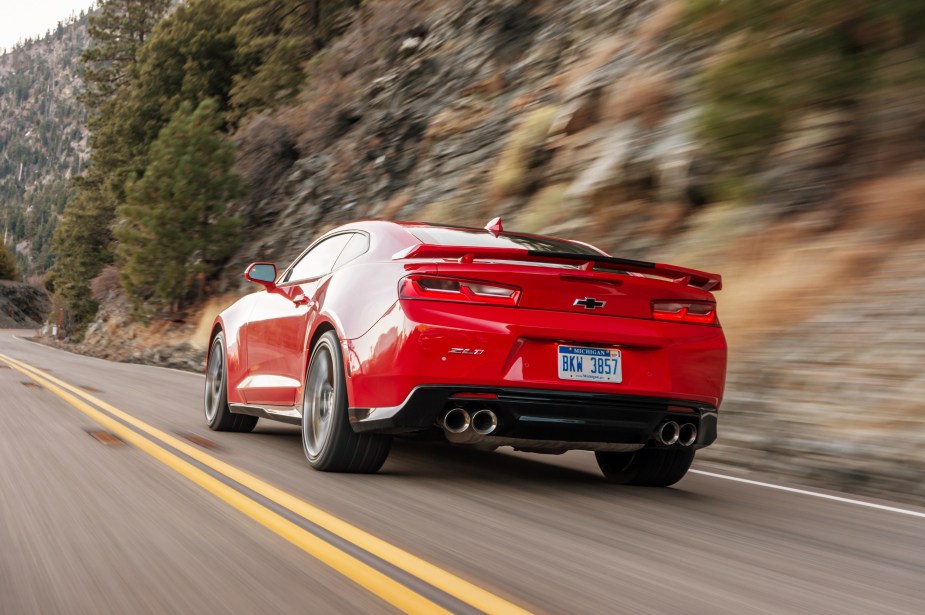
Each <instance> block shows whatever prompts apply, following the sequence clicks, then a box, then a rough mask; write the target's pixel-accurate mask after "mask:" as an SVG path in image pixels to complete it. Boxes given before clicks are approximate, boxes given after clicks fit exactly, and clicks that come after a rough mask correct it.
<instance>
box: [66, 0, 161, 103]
mask: <svg viewBox="0 0 925 615" xmlns="http://www.w3.org/2000/svg"><path fill="white" fill-rule="evenodd" d="M170 4H171V0H103V2H101V3H100V6H99V11H98V13H97V14H96V15H93V16H91V17H90V23H89V26H88V31H89V33H90V37H91V38H92V39H93V42H94V45H93V46H92V47H90V48H89V49H87V50H86V51H85V52H84V53H83V55H82V56H81V62H83V65H84V81H85V83H86V84H87V90H86V93H85V96H84V102H85V103H86V104H87V106H88V107H90V108H91V109H93V110H95V111H99V110H100V109H102V108H103V107H104V106H105V104H106V103H107V102H109V101H111V100H112V99H113V98H114V97H115V96H116V94H117V93H118V92H119V90H120V89H121V88H122V87H124V86H125V85H126V84H127V83H128V79H129V71H130V69H131V67H132V65H133V64H134V63H135V56H136V54H137V53H138V49H139V48H140V47H141V46H142V45H143V44H144V43H145V41H147V40H148V37H149V36H150V35H151V32H152V30H154V26H155V25H156V24H157V22H158V21H160V19H161V17H163V16H164V14H165V13H166V12H167V9H168V8H170Z"/></svg>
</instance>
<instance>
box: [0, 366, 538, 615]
mask: <svg viewBox="0 0 925 615" xmlns="http://www.w3.org/2000/svg"><path fill="white" fill-rule="evenodd" d="M0 361H2V362H4V363H6V364H7V365H9V366H10V367H11V368H13V369H15V370H17V371H19V372H20V373H22V374H23V375H25V376H27V377H29V378H31V379H32V380H34V381H35V382H37V383H38V384H40V385H42V386H43V387H45V388H46V389H48V390H49V391H51V392H52V393H54V394H55V395H57V396H58V397H60V398H61V399H63V400H64V401H66V402H67V403H69V404H70V405H72V406H73V407H74V408H76V409H77V410H80V411H81V412H83V413H84V414H85V415H87V417H89V418H90V419H91V420H93V421H95V422H96V423H98V424H99V425H101V426H102V427H104V428H106V429H108V430H109V431H110V432H112V433H113V434H115V435H117V436H119V437H120V438H122V439H123V440H124V441H126V442H128V443H129V444H132V445H134V446H135V447H137V448H138V449H139V450H141V451H144V452H145V453H147V454H148V455H150V456H151V457H153V458H155V459H157V460H158V461H160V462H161V463H163V464H164V465H165V466H167V467H168V468H170V469H171V470H174V471H175V472H177V473H178V474H180V475H181V476H183V477H185V478H187V479H188V480H190V481H191V482H193V483H195V484H196V485H198V486H199V487H201V488H202V489H204V490H206V491H208V492H209V493H211V494H212V495H214V496H215V497H217V498H219V499H220V500H222V501H223V502H225V503H226V504H228V505H229V506H231V507H233V508H235V509H237V510H238V511H240V512H242V513H244V514H245V515H247V516H248V517H250V518H251V519H253V520H254V521H256V522H258V523H260V524H261V525H263V526H264V527H266V528H267V529H269V530H270V531H272V532H274V533H276V534H278V535H279V536H281V537H283V538H285V539H286V540H288V541H289V542H290V543H292V544H294V545H296V546H297V547H299V548H300V549H302V550H303V551H305V552H306V553H308V554H309V555H311V556H313V557H315V558H316V559H318V560H320V561H321V562H323V563H324V564H326V565H328V566H330V567H331V568H333V569H334V570H336V571H337V572H339V573H341V574H342V575H344V576H345V577H347V578H349V579H350V580H352V581H353V582H355V583H357V584H358V585H360V586H362V587H364V588H366V589H367V590H369V591H370V592H372V593H374V594H376V595H377V596H379V597H380V598H382V599H383V600H385V601H386V602H388V603H389V604H391V605H393V606H394V607H396V608H397V609H399V610H401V611H404V612H406V613H448V612H449V611H448V610H447V609H446V608H444V607H442V606H440V605H438V604H437V603H435V602H434V601H432V600H430V599H428V598H426V597H424V596H422V595H421V594H419V593H417V592H416V591H414V590H412V589H411V588H409V587H407V586H405V585H403V584H401V583H399V582H398V581H396V580H395V579H393V578H392V577H390V576H388V575H387V574H385V573H383V572H380V571H378V570H376V569H375V568H373V567H372V566H370V565H368V564H366V563H364V562H363V561H361V560H360V559H358V558H357V557H354V556H353V555H350V554H348V553H346V552H344V551H342V550H340V549H339V548H337V547H336V546H334V545H332V544H330V543H328V542H326V541H325V540H323V539H321V538H319V537H317V536H315V535H314V534H312V533H311V532H309V531H308V530H306V529H304V528H302V527H300V526H299V525H297V524H296V523H293V522H292V521H290V520H288V519H286V518H285V517H283V516H281V515H279V514H278V513H276V512H273V511H272V510H270V509H268V508H266V507H265V506H263V505H261V504H260V503H259V502H257V501H255V500H253V499H251V498H249V497H247V496H246V495H244V494H243V493H241V492H239V491H237V490H236V489H234V488H233V487H231V486H229V485H227V484H225V483H224V482H222V481H221V480H219V479H217V478H216V477H214V476H212V475H211V474H209V473H207V472H205V471H203V470H202V469H200V468H198V467H196V466H195V465H193V464H191V463H189V462H188V461H186V460H184V459H182V458H181V457H179V456H177V455H175V454H174V453H172V452H171V451H169V450H167V449H166V448H163V447H162V446H161V445H159V444H157V443H156V442H154V441H153V440H151V439H149V438H146V437H145V436H143V435H142V433H144V434H147V435H148V436H151V437H152V438H154V439H155V440H159V441H160V442H161V443H163V444H166V445H167V446H169V447H171V448H173V449H174V450H176V451H179V452H180V453H183V454H184V455H186V456H187V457H189V458H190V459H193V460H195V461H197V462H199V463H200V464H202V465H203V466H205V467H208V468H210V469H212V470H213V471H215V472H217V473H219V474H221V475H223V476H225V477H226V478H228V479H230V480H232V481H234V482H236V483H238V484H239V485H241V486H243V487H246V488H247V489H250V490H251V491H253V492H254V493H257V494H258V495H261V496H263V497H264V498H266V499H267V500H269V501H271V502H274V503H276V504H278V505H280V506H282V507H283V508H285V509H288V510H289V511H291V512H293V513H295V514H296V515H298V516H300V517H302V518H303V519H305V520H306V521H308V522H310V523H312V524H314V525H315V526H318V527H320V528H323V529H325V530H327V531H328V532H330V533H332V534H334V535H335V536H338V537H340V538H341V539H343V540H346V541H348V542H350V543H352V544H354V545H355V546H357V547H359V548H360V549H362V550H364V551H366V552H367V553H369V554H371V555H373V556H375V557H377V558H379V559H380V560H383V561H385V562H387V563H388V564H391V565H392V566H394V567H395V568H398V569H399V570H402V571H404V572H406V573H408V574H411V575H412V576H414V577H417V578H418V579H420V580H421V581H424V582H425V583H427V584H429V585H431V586H433V587H434V588H436V589H439V590H441V591H442V592H444V593H446V594H448V595H449V596H452V597H454V598H456V599H458V600H459V601H461V602H463V603H465V604H468V605H469V606H471V607H474V608H475V609H478V610H480V611H482V612H484V613H489V614H492V615H493V614H526V613H529V611H526V610H524V609H523V608H521V607H519V606H517V605H515V604H513V603H511V602H509V601H507V600H505V599H503V598H501V597H499V596H496V595H494V594H492V593H490V592H488V591H486V590H484V589H482V588H481V587H479V586H477V585H474V584H472V583H470V582H469V581H466V580H464V579H462V578H460V577H457V576H456V575H454V574H452V573H450V572H447V571H446V570H443V569H442V568H439V567H438V566H435V565H434V564H431V563H430V562H427V561H425V560H423V559H421V558H419V557H417V556H415V555H412V554H411V553H408V552H407V551H404V550H402V549H399V548H398V547H396V546H394V545H392V544H390V543H388V542H386V541H384V540H382V539H381V538H377V537H376V536H373V535H372V534H369V533H368V532H365V531H363V530H361V529H359V528H358V527H355V526H353V525H350V524H349V523H347V522H346V521H343V520H342V519H339V518H338V517H335V516H334V515H331V514H329V513H326V512H324V511H323V510H321V509H319V508H316V507H315V506H312V505H311V504H309V503H308V502H305V501H304V500H300V499H299V498H297V497H295V496H293V495H291V494H289V493H287V492H285V491H283V490H281V489H278V488H276V487H274V486H272V485H270V484H269V483H266V482H264V481H262V480H260V479H259V478H257V477H255V476H253V475H251V474H248V473H247V472H244V471H243V470H241V469H239V468H236V467H235V466H232V465H229V464H227V463H225V462H223V461H221V460H220V459H218V458H216V457H213V456H212V455H209V454H207V453H204V452H203V451H201V450H199V449H197V448H194V447H192V446H190V445H189V444H187V443H185V442H183V441H181V440H178V439H177V438H175V437H173V436H171V435H169V434H167V433H164V432H163V431H161V430H159V429H157V428H156V427H153V426H151V425H149V424H147V423H145V422H144V421H141V420H139V419H137V418H135V417H134V416H132V415H130V414H127V413H126V412H123V411H122V410H119V409H118V408H116V407H114V406H112V405H110V404H108V403H106V402H105V401H103V400H101V399H99V398H97V397H94V396H93V395H90V394H89V393H86V392H85V391H82V390H80V389H78V388H76V387H73V386H71V385H70V384H68V383H66V382H64V381H62V380H60V379H58V378H55V377H54V376H51V375H49V374H46V373H43V372H40V371H38V370H37V369H36V368H34V367H32V366H30V365H28V364H26V363H23V362H21V361H18V360H16V359H12V358H10V357H8V356H6V355H3V354H0ZM87 402H90V403H87ZM91 403H92V404H93V405H92V406H91V405H90V404H91ZM94 406H96V407H94ZM103 411H105V412H103ZM113 417H115V418H113ZM116 419H119V420H118V421H117V420H116ZM120 421H123V422H124V423H126V424H128V425H131V426H132V427H134V428H135V429H130V428H128V427H126V425H125V424H123V423H122V422H120ZM135 430H137V431H135ZM139 432H141V433H139Z"/></svg>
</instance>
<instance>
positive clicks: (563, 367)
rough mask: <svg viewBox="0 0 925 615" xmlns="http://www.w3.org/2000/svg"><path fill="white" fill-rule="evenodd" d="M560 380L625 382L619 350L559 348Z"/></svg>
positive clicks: (581, 347)
mask: <svg viewBox="0 0 925 615" xmlns="http://www.w3.org/2000/svg"><path fill="white" fill-rule="evenodd" d="M558 358H559V378H561V379H562V380H586V381H590V382H623V360H622V358H621V356H620V351H619V350H613V349H610V348H587V347H585V346H559V357H558Z"/></svg>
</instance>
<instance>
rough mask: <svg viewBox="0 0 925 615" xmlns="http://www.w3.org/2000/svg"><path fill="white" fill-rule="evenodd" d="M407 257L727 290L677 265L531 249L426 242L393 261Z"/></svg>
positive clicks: (712, 277) (717, 280) (712, 276)
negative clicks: (608, 272) (610, 274)
mask: <svg viewBox="0 0 925 615" xmlns="http://www.w3.org/2000/svg"><path fill="white" fill-rule="evenodd" d="M406 258H458V259H459V262H461V263H471V262H472V261H474V260H475V259H481V260H486V259H487V260H491V259H498V260H507V261H528V262H539V263H557V264H561V265H575V264H579V263H584V268H585V269H587V270H592V269H594V266H595V265H608V266H611V267H613V268H617V269H621V270H623V271H629V272H632V273H639V274H643V275H651V276H656V277H660V278H667V279H668V280H670V281H672V282H675V283H677V284H685V285H688V286H693V287H695V288H699V289H701V290H720V289H722V287H723V279H722V277H721V276H720V275H719V274H716V273H707V272H706V271H698V270H696V269H687V268H686V267H676V266H675V265H664V264H661V263H650V262H648V261H637V260H632V259H628V258H616V257H613V256H604V255H603V254H601V255H597V254H573V253H569V252H545V251H543V250H528V249H527V248H491V247H477V246H443V245H437V244H428V243H422V244H418V245H416V246H411V247H410V248H407V249H405V250H402V251H401V252H398V253H396V254H395V255H394V256H392V259H393V260H401V259H406Z"/></svg>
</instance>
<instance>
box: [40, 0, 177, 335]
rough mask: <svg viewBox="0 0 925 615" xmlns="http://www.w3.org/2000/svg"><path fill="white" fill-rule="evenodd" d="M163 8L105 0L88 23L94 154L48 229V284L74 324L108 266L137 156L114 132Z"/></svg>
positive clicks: (160, 2) (85, 317) (87, 312)
mask: <svg viewBox="0 0 925 615" xmlns="http://www.w3.org/2000/svg"><path fill="white" fill-rule="evenodd" d="M170 4H171V2H170V0H108V1H106V2H103V3H101V5H100V7H99V11H98V13H97V15H95V16H94V17H92V18H91V23H90V26H89V31H90V35H91V38H92V39H93V46H92V47H91V48H90V49H88V50H87V51H85V52H84V54H83V55H82V57H81V64H82V66H83V69H84V85H85V88H86V90H85V92H84V95H83V97H82V100H83V102H84V104H85V105H86V106H87V107H88V109H89V110H90V117H89V120H88V126H89V128H90V131H91V138H90V143H91V145H92V147H93V154H92V157H91V164H90V168H89V169H88V171H87V172H86V173H85V174H84V175H83V176H81V177H79V178H77V179H76V180H75V182H74V187H75V189H76V195H75V197H74V198H73V199H72V201H71V202H70V203H69V204H68V206H67V207H66V209H65V211H64V215H63V217H62V220H61V222H60V224H59V225H58V228H57V229H56V230H55V235H54V240H53V247H54V253H55V256H56V262H55V265H54V267H53V269H52V272H51V280H50V281H51V283H52V284H53V285H54V289H55V294H56V295H57V298H58V299H59V300H60V301H61V303H62V304H63V305H64V306H65V307H66V308H67V309H68V311H69V312H70V316H71V318H72V320H73V321H74V322H77V323H82V322H87V321H89V320H90V318H92V317H93V315H94V313H95V312H96V308H97V305H96V302H95V301H94V300H93V297H92V295H91V292H90V280H92V279H93V278H94V277H96V276H97V275H98V274H99V273H100V271H101V270H102V268H103V267H104V266H105V265H106V264H108V263H110V262H111V261H112V258H113V255H112V250H111V247H110V246H111V243H112V232H111V225H112V223H113V220H114V218H115V210H116V205H117V203H118V202H119V201H120V199H121V198H122V193H123V187H124V185H125V181H126V179H127V178H128V177H129V174H130V172H131V170H132V166H131V162H132V161H133V160H134V157H135V156H136V155H137V152H138V148H136V147H133V145H134V144H133V143H132V142H131V141H130V140H129V139H128V138H127V137H130V135H123V134H121V133H120V130H121V129H122V126H123V124H124V118H125V117H126V114H127V113H131V110H130V109H129V108H127V106H126V101H127V100H128V99H129V97H128V95H129V93H130V92H131V91H132V88H131V78H132V75H133V72H134V66H135V58H136V55H137V54H138V52H139V49H140V48H141V46H142V45H144V44H145V43H146V42H147V40H148V38H149V37H150V35H151V33H152V31H153V29H154V26H155V24H156V23H157V22H158V21H159V20H160V19H161V17H162V16H163V14H164V12H165V11H166V10H167V9H168V8H169V6H170Z"/></svg>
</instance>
